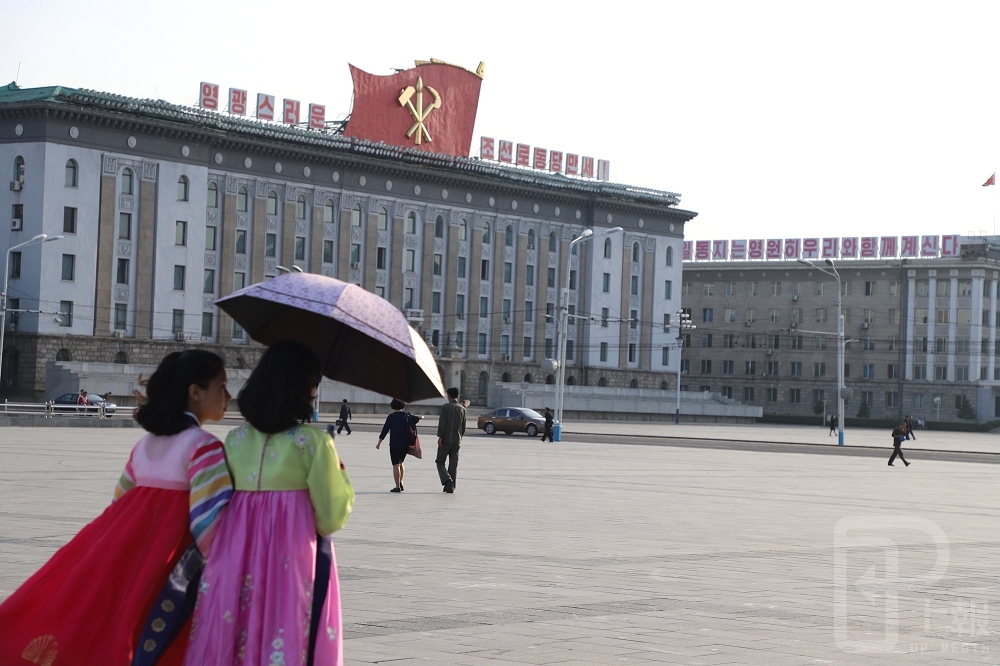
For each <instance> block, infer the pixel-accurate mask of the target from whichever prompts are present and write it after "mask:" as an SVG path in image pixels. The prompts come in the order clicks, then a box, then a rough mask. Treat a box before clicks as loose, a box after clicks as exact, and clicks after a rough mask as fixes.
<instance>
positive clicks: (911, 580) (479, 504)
mask: <svg viewBox="0 0 1000 666" xmlns="http://www.w3.org/2000/svg"><path fill="white" fill-rule="evenodd" d="M615 425H619V426H620V425H621V424H615ZM658 427H662V426H658ZM680 427H684V426H680ZM697 427H698V428H701V427H702V426H697ZM212 429H213V431H215V432H217V433H219V434H220V435H222V434H224V433H225V432H226V431H227V430H228V428H227V427H218V426H213V427H212ZM744 429H747V428H746V427H744ZM136 434H138V433H136V432H135V431H131V432H130V431H125V430H122V431H118V430H109V431H100V432H98V431H84V430H79V429H58V428H46V429H44V430H41V429H31V428H5V429H3V430H0V598H4V597H6V596H7V595H9V594H10V592H11V591H12V590H13V589H15V588H16V587H17V585H19V584H20V582H22V581H23V580H24V579H25V578H26V577H27V576H28V575H30V574H31V572H33V571H34V570H35V569H37V567H38V566H40V564H41V563H43V562H44V561H45V559H46V558H47V557H49V556H50V555H51V553H52V552H54V550H55V549H57V548H58V547H59V546H60V545H62V544H63V543H65V542H66V541H67V540H68V539H70V538H71V537H72V535H73V534H75V533H76V532H77V531H78V530H79V529H80V528H81V527H82V526H83V525H84V524H85V523H86V522H87V521H88V520H90V519H92V518H93V517H94V516H96V515H97V514H98V513H99V512H100V511H102V510H103V509H104V508H105V507H106V506H107V504H108V502H109V500H110V496H111V491H112V489H113V487H114V483H115V481H116V479H117V477H118V474H119V472H120V470H121V467H122V465H123V464H124V462H125V460H126V458H127V455H128V451H129V450H130V448H131V446H132V444H133V443H134V441H135V436H136ZM934 434H935V435H936V434H937V433H934ZM918 436H919V435H918ZM626 441H627V438H626ZM918 441H920V440H918ZM337 446H338V450H339V452H340V454H341V456H342V457H343V458H344V460H345V463H346V465H347V468H348V470H349V471H350V473H351V477H352V480H353V482H354V485H355V489H356V491H357V503H356V507H355V512H354V515H352V517H351V519H350V521H349V523H348V525H347V527H346V528H345V529H344V530H342V531H341V532H339V533H337V535H335V548H336V553H337V562H338V566H339V568H340V572H341V587H342V594H343V615H344V623H345V636H346V638H347V640H346V643H345V658H346V663H347V664H352V665H353V664H373V663H392V664H428V663H432V664H456V665H458V664H461V665H477V666H478V665H489V666H503V665H508V664H559V665H560V666H564V665H567V664H713V665H714V664H778V665H784V664H809V663H817V664H818V663H835V664H873V663H877V664H882V663H906V664H941V663H989V664H993V663H1000V611H998V609H1000V567H998V565H1000V549H998V545H1000V536H998V534H1000V533H998V528H1000V520H998V517H997V515H996V506H997V499H998V493H997V489H996V471H995V467H994V466H993V465H986V464H975V463H960V462H941V461H919V462H916V463H914V464H913V465H912V466H911V467H909V468H903V467H895V468H888V467H886V465H885V463H884V461H881V460H877V459H873V458H866V457H839V456H836V457H831V456H821V455H808V454H795V453H767V452H760V451H729V450H705V449H690V448H680V447H639V446H617V445H608V444H588V443H584V442H574V441H573V439H572V437H567V439H566V441H564V442H562V443H559V444H554V445H552V444H546V445H545V446H539V442H538V441H537V440H535V441H532V440H529V439H528V438H527V437H523V436H522V437H505V436H500V437H486V436H478V437H470V438H468V439H467V441H466V443H465V444H464V445H463V447H462V449H461V462H460V466H459V484H458V489H457V492H456V493H455V494H453V495H447V494H444V493H442V492H441V488H440V485H439V484H438V480H437V475H436V472H435V471H434V465H433V461H432V460H429V459H425V460H412V459H408V460H407V463H406V468H407V475H406V480H405V486H406V491H405V492H404V493H401V494H395V493H392V494H391V493H388V492H387V491H388V490H389V488H390V487H391V485H392V480H391V478H392V477H391V469H390V464H389V460H388V452H387V451H385V449H384V448H383V449H382V450H380V451H376V450H375V448H374V434H373V433H371V432H358V433H357V434H355V435H352V436H351V437H346V436H341V437H339V438H338V441H337ZM428 448H430V447H428ZM872 516H876V517H881V521H882V522H881V523H878V522H877V521H875V520H873V519H872V518H870V517H872ZM865 517H869V518H865ZM845 519H846V520H848V521H850V520H852V519H853V520H854V522H853V523H845V522H842V521H844V520H845ZM838 524H839V526H840V528H841V531H840V532H837V528H838ZM845 525H846V526H847V527H850V529H849V530H844V527H845ZM935 537H936V538H937V539H938V543H936V542H935V541H934V538H935ZM852 539H853V541H852ZM864 539H867V541H865V540H864ZM945 556H946V558H947V561H946V564H944V565H943V566H939V567H938V570H936V569H935V565H936V563H938V564H939V563H940V561H941V560H940V558H941V557H945ZM838 558H839V559H838ZM887 565H888V567H887ZM894 568H895V569H897V570H898V574H892V572H893V570H894ZM887 571H888V572H889V573H888V575H887ZM838 595H839V596H838ZM836 599H840V600H841V601H842V602H843V603H842V604H840V605H838V604H837V603H835V600H836ZM897 624H898V627H897V626H896V625H897ZM838 630H840V631H841V632H842V633H841V634H838V633H836V632H837V631H838ZM887 638H888V641H887V640H886V639H887ZM850 641H854V642H855V644H851V643H850ZM880 641H881V642H880ZM852 648H854V649H864V648H869V649H878V650H882V651H881V652H874V653H864V652H856V651H852ZM886 650H888V651H886Z"/></svg>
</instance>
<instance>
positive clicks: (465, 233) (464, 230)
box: [458, 219, 469, 241]
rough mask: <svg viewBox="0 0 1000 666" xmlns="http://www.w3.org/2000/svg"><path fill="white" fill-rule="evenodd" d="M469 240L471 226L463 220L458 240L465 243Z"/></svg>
mask: <svg viewBox="0 0 1000 666" xmlns="http://www.w3.org/2000/svg"><path fill="white" fill-rule="evenodd" d="M468 238H469V224H468V223H467V222H466V221H465V220H464V219H463V220H462V221H461V222H459V223H458V240H460V241H463V240H467V239H468Z"/></svg>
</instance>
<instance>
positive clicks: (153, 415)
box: [133, 349, 225, 435]
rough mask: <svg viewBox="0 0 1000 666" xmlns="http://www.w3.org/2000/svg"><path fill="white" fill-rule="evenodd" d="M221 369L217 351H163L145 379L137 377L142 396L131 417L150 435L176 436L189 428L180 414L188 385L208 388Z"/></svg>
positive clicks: (181, 413) (221, 364) (185, 402)
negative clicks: (144, 392)
mask: <svg viewBox="0 0 1000 666" xmlns="http://www.w3.org/2000/svg"><path fill="white" fill-rule="evenodd" d="M224 368H225V363H223V361H222V359H221V358H219V356H218V355H217V354H213V353H212V352H210V351H205V350H203V349H188V350H187V351H182V352H173V353H171V354H167V355H166V356H164V357H163V360H162V361H160V365H158V366H157V367H156V372H154V373H153V374H152V376H150V378H149V379H147V380H143V379H140V380H139V383H140V384H141V385H143V386H145V387H146V395H145V396H144V397H140V405H139V407H138V408H137V409H136V410H135V412H134V413H133V416H134V418H135V420H136V421H137V422H138V423H139V425H141V426H142V427H143V428H145V429H146V430H148V431H149V432H151V433H153V434H154V435H176V434H177V433H179V432H181V431H182V430H186V429H187V428H188V427H190V425H191V422H190V420H189V419H187V418H186V417H185V416H184V412H185V411H187V403H188V389H189V388H191V385H192V384H197V385H198V386H200V387H201V388H203V389H204V388H208V384H209V382H211V381H212V380H213V379H215V378H216V377H217V376H218V375H219V373H220V372H222V370H223V369H224Z"/></svg>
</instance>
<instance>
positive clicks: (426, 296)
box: [417, 219, 435, 344]
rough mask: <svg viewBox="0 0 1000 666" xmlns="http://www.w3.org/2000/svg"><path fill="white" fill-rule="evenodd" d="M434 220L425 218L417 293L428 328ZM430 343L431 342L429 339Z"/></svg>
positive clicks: (432, 268)
mask: <svg viewBox="0 0 1000 666" xmlns="http://www.w3.org/2000/svg"><path fill="white" fill-rule="evenodd" d="M434 222H435V220H431V219H425V220H424V237H423V239H422V240H423V243H421V246H420V247H421V250H420V258H419V259H418V261H419V262H420V281H419V283H418V284H419V287H418V293H417V303H419V304H420V305H419V306H418V307H419V308H420V309H421V310H423V311H424V321H425V322H427V326H428V328H429V327H430V324H431V292H432V291H433V289H434ZM428 344H430V342H429V341H428Z"/></svg>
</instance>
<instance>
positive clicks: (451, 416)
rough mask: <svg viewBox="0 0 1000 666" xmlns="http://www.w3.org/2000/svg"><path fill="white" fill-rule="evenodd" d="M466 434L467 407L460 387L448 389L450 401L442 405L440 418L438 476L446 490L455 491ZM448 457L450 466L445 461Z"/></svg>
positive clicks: (447, 491) (448, 491)
mask: <svg viewBox="0 0 1000 666" xmlns="http://www.w3.org/2000/svg"><path fill="white" fill-rule="evenodd" d="M464 436H465V407H464V406H463V405H462V404H461V403H460V402H459V401H458V389H457V388H454V387H453V388H450V389H448V402H447V403H446V404H444V405H441V416H440V417H439V418H438V454H437V460H436V461H435V462H436V463H437V468H438V476H440V477H441V485H442V486H443V487H444V492H446V493H453V492H455V481H456V480H457V479H458V449H459V446H461V444H462V437H464ZM445 458H448V459H449V460H448V468H447V469H445V466H444V461H445Z"/></svg>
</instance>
